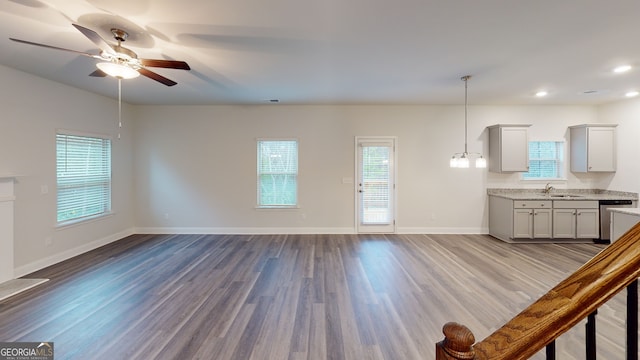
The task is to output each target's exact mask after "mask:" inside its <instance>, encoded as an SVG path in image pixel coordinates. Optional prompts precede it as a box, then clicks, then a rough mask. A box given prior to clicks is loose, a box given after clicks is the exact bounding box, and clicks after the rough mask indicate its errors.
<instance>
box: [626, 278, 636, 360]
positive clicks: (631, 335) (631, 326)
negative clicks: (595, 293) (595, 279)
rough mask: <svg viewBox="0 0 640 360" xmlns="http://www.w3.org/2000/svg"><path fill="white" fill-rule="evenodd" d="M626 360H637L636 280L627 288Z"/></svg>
mask: <svg viewBox="0 0 640 360" xmlns="http://www.w3.org/2000/svg"><path fill="white" fill-rule="evenodd" d="M627 360H638V279H636V280H635V281H634V282H632V283H631V284H630V285H629V286H627Z"/></svg>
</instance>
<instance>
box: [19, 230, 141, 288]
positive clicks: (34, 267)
mask: <svg viewBox="0 0 640 360" xmlns="http://www.w3.org/2000/svg"><path fill="white" fill-rule="evenodd" d="M133 234H135V232H134V229H127V230H124V231H121V232H119V233H116V234H113V235H109V236H107V237H104V238H102V239H98V240H94V241H92V242H90V243H87V244H84V245H82V246H78V247H76V248H73V249H69V250H66V251H63V252H61V253H58V254H54V255H51V256H49V257H46V258H44V259H40V260H37V261H34V262H32V263H29V264H26V265H23V266H20V267H18V268H15V269H14V271H13V273H14V275H15V277H16V278H19V277H21V276H25V275H27V274H31V273H32V272H34V271H38V270H41V269H44V268H46V267H47V266H51V265H54V264H57V263H59V262H62V261H65V260H67V259H70V258H72V257H74V256H78V255H80V254H84V253H86V252H88V251H91V250H94V249H97V248H99V247H101V246H104V245H107V244H109V243H112V242H114V241H117V240H120V239H122V238H125V237H127V236H130V235H133Z"/></svg>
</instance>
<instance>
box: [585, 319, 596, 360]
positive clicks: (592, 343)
mask: <svg viewBox="0 0 640 360" xmlns="http://www.w3.org/2000/svg"><path fill="white" fill-rule="evenodd" d="M597 314H598V310H596V311H594V312H592V313H591V314H589V316H588V317H587V325H586V340H587V348H586V350H587V356H586V357H585V359H586V360H596V315H597Z"/></svg>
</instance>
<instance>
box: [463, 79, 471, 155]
mask: <svg viewBox="0 0 640 360" xmlns="http://www.w3.org/2000/svg"><path fill="white" fill-rule="evenodd" d="M470 77H471V75H467V76H463V77H462V80H464V153H465V155H466V154H468V153H469V152H468V151H467V85H468V84H467V82H468V81H469V78H470Z"/></svg>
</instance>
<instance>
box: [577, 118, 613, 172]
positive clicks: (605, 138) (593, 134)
mask: <svg viewBox="0 0 640 360" xmlns="http://www.w3.org/2000/svg"><path fill="white" fill-rule="evenodd" d="M616 126H618V125H615V124H597V125H592V124H585V125H576V126H570V127H569V136H570V146H571V154H570V156H571V171H572V172H578V173H586V172H615V171H616Z"/></svg>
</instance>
